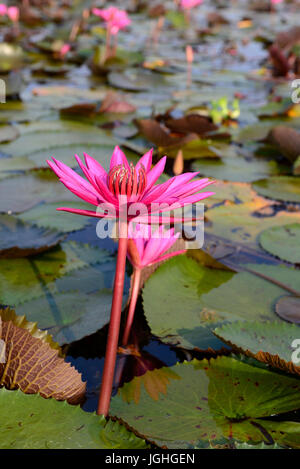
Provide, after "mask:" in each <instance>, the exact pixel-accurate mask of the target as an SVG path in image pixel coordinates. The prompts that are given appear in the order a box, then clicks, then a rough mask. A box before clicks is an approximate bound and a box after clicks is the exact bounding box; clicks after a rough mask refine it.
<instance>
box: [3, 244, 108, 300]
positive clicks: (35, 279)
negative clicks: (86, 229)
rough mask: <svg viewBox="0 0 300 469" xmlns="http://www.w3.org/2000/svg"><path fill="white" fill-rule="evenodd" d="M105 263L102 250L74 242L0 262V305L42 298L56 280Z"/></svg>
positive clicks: (105, 256)
mask: <svg viewBox="0 0 300 469" xmlns="http://www.w3.org/2000/svg"><path fill="white" fill-rule="evenodd" d="M106 260H107V253H106V251H103V250H101V249H98V248H94V247H90V246H88V245H84V244H80V243H75V242H65V243H62V244H61V245H60V247H57V248H55V249H52V250H51V251H48V252H46V253H43V254H39V255H37V256H33V257H29V258H23V259H0V304H1V303H2V304H7V305H18V304H19V303H21V302H24V301H27V300H30V299H32V298H37V297H39V296H43V295H44V294H47V288H48V286H49V285H50V284H51V283H52V282H54V281H55V280H57V279H58V278H62V277H63V276H64V275H66V274H68V273H70V272H73V271H74V270H76V269H82V268H84V267H89V266H91V265H95V264H97V263H101V262H103V261H104V262H105V261H106ZM74 288H75V287H73V289H74Z"/></svg>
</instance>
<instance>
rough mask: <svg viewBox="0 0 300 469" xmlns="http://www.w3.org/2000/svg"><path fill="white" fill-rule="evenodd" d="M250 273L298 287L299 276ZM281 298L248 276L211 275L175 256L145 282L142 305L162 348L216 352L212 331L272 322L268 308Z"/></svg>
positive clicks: (264, 269)
mask: <svg viewBox="0 0 300 469" xmlns="http://www.w3.org/2000/svg"><path fill="white" fill-rule="evenodd" d="M249 267H252V268H253V270H256V271H259V272H261V273H264V274H265V275H268V276H270V277H271V278H274V279H275V280H278V281H281V282H283V283H285V284H287V285H289V286H290V287H291V288H297V284H298V286H299V281H300V272H299V271H297V270H295V269H289V268H288V267H278V266H268V265H260V266H257V265H255V266H249ZM284 293H286V292H285V290H283V289H282V288H280V287H278V286H277V285H274V284H273V283H271V282H268V281H267V280H264V279H262V278H260V277H258V276H255V275H253V274H251V273H248V272H240V273H233V272H229V271H225V270H218V269H211V268H208V267H204V266H203V265H201V264H199V263H198V262H196V261H195V260H193V259H191V258H188V257H186V256H179V257H175V258H173V259H170V260H169V261H167V262H165V263H164V264H163V265H161V266H160V267H158V269H157V270H156V271H155V272H154V274H152V275H151V277H150V278H149V279H148V280H147V282H146V284H145V287H144V290H143V304H144V311H145V314H146V319H147V321H148V324H149V326H150V328H151V331H152V333H153V334H154V335H156V336H158V337H159V338H160V339H161V340H162V341H163V342H165V343H167V344H173V345H179V346H181V347H184V348H187V349H193V348H197V349H201V350H206V349H208V348H213V349H214V350H218V349H220V348H222V346H224V344H223V343H222V342H220V341H219V342H216V340H215V338H213V336H212V328H215V327H217V326H219V325H220V324H222V323H224V322H228V321H229V322H233V321H236V320H251V321H259V322H264V321H266V320H275V319H276V316H275V313H274V310H273V303H274V301H275V300H276V299H277V298H278V297H279V296H280V295H282V294H284ZM253 298H255V302H253ZM213 326H214V327H213Z"/></svg>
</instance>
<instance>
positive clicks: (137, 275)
mask: <svg viewBox="0 0 300 469" xmlns="http://www.w3.org/2000/svg"><path fill="white" fill-rule="evenodd" d="M141 273H142V271H141V269H134V273H133V284H132V292H131V298H130V306H129V311H128V316H127V321H126V326H125V331H124V335H123V339H122V345H127V343H128V339H129V334H130V331H131V327H132V323H133V319H134V312H135V307H136V302H137V299H138V296H139V290H140V283H141Z"/></svg>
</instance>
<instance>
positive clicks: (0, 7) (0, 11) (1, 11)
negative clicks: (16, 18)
mask: <svg viewBox="0 0 300 469" xmlns="http://www.w3.org/2000/svg"><path fill="white" fill-rule="evenodd" d="M6 14H7V6H6V5H5V4H4V3H0V16H5V15H6Z"/></svg>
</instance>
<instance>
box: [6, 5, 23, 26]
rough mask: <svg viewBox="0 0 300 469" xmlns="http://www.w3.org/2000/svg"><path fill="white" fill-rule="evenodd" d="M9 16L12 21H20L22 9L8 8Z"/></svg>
mask: <svg viewBox="0 0 300 469" xmlns="http://www.w3.org/2000/svg"><path fill="white" fill-rule="evenodd" d="M7 16H8V17H9V19H10V20H11V21H13V22H14V23H17V22H18V21H19V18H20V10H19V8H18V7H14V6H13V7H9V8H7Z"/></svg>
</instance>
